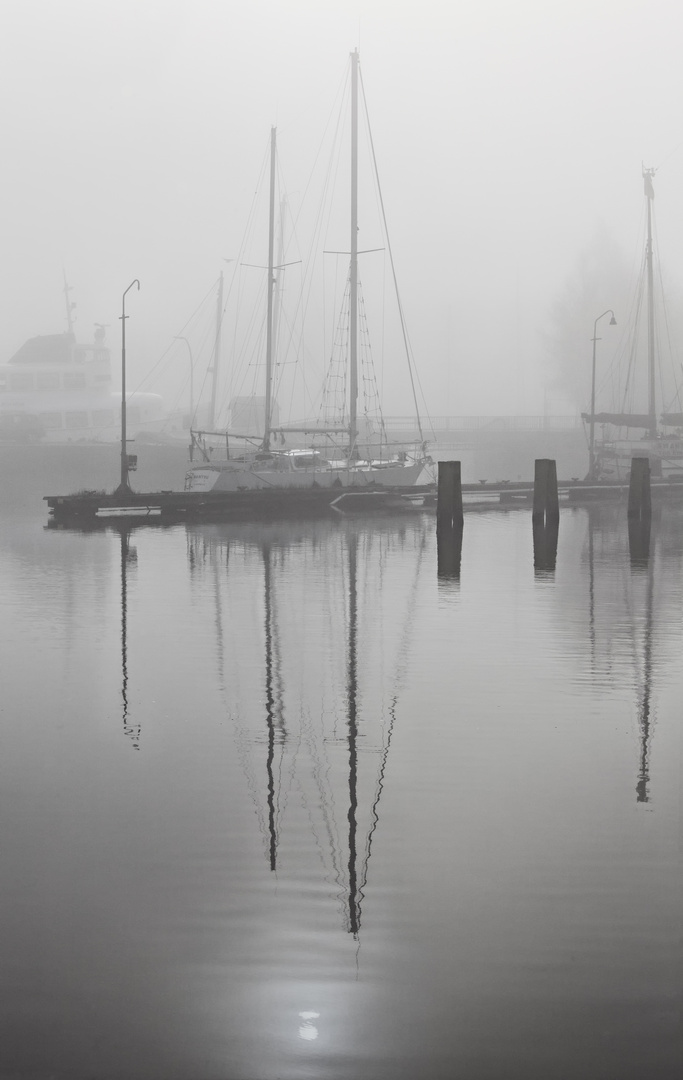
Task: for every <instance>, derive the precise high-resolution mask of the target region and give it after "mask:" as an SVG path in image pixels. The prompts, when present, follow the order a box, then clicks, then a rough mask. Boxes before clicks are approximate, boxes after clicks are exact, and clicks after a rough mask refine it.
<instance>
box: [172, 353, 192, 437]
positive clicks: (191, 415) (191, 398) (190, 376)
mask: <svg viewBox="0 0 683 1080" xmlns="http://www.w3.org/2000/svg"><path fill="white" fill-rule="evenodd" d="M175 340H176V341H184V342H185V344H186V345H187V351H188V352H189V354H190V427H192V424H193V422H194V361H193V359H192V346H191V345H190V343H189V341H188V340H187V338H186V337H183V336H182V334H176V336H175Z"/></svg>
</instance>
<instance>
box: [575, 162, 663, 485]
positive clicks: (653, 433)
mask: <svg viewBox="0 0 683 1080" xmlns="http://www.w3.org/2000/svg"><path fill="white" fill-rule="evenodd" d="M655 171H656V170H655V169H646V168H643V181H644V185H645V198H646V200H647V234H646V241H645V252H644V259H643V264H642V273H641V278H640V282H639V287H638V292H637V300H636V304H635V318H634V326H633V334H632V342H631V343H630V344H631V348H630V351H629V355H628V357H627V358H626V359H627V361H628V363H627V365H626V366H627V368H628V373H627V375H626V378H625V383H624V386H623V387H621V388H620V393H621V394H622V395H623V397H622V401H621V402H620V404H621V406H623V407H621V408H619V409H617V410H614V411H609V412H608V411H601V412H597V411H595V408H594V405H595V361H594V366H593V395H592V399H593V400H592V408H591V411H590V412H588V413H582V414H581V415H582V418H583V420H584V422H585V423H587V424H589V425H590V429H589V430H590V435H589V448H590V465H589V472H588V476H587V479H588V480H611V481H624V480H627V479H628V476H629V474H630V469H631V459H632V458H634V457H646V458H648V459H649V461H650V473H651V475H652V476H653V477H659V478H663V479H681V478H683V411H680V410H681V398H680V395H681V388H680V386H679V387H677V388H676V390H675V394H674V397H675V400H676V401H677V404H678V410H679V411H671V410H669V411H665V412H662V413H661V414H659V409H661V408H662V404H661V402H660V403H659V404H658V400H657V385H658V379H659V356H658V348H657V334H656V318H655V272H654V250H653V228H652V221H653V203H654V197H655V193H654V186H653V179H654V175H655ZM642 298H644V299H645V301H646V335H645V336H646V340H647V346H646V354H647V368H646V376H647V387H646V390H645V393H644V398H645V400H644V401H643V403H642V404H645V405H646V406H647V408H646V411H640V412H638V411H636V410H635V409H628V408H627V407H626V404H627V400H628V399H629V397H630V398H631V400H632V397H633V390H634V387H635V385H636V383H637V378H636V375H635V370H636V365H635V363H634V358H635V353H636V351H637V330H638V321H639V315H640V310H641V303H640V301H641V299H642ZM604 314H605V315H607V314H609V312H605V313H604ZM601 317H602V316H601ZM613 319H614V316H613ZM596 324H597V320H596ZM596 340H597V338H595V337H594V339H593V342H594V345H595V341H596ZM642 389H644V388H641V392H642ZM641 408H642V406H641ZM596 427H599V428H600V429H601V431H600V436H599V437H596V434H595V429H596ZM637 431H641V432H642V434H641V435H635V434H634V432H637Z"/></svg>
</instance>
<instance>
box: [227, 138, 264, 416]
mask: <svg viewBox="0 0 683 1080" xmlns="http://www.w3.org/2000/svg"><path fill="white" fill-rule="evenodd" d="M269 160H270V134H269V136H268V140H267V142H266V149H265V151H264V155H263V158H262V161H261V168H260V171H259V174H258V178H257V181H256V187H255V189H254V194H253V196H252V200H251V205H250V208H249V213H248V215H247V222H246V225H245V228H244V232H243V234H242V239H241V241H240V246H239V249H238V252H237V256H236V257H235V260H234V263H233V268H232V274H231V276H230V280H229V282H228V288H227V290H226V295H225V300H224V304H223V311H222V312H221V325H222V324H223V321H224V318H225V313H226V311H227V308H228V304H229V302H230V299H231V297H232V293H233V289H234V288H235V283H237V287H238V293H239V291H240V290H239V283H240V275H239V270H240V268H241V265H242V260H243V259H244V253H245V251H246V248H247V244H248V243H249V242H250V240H251V237H252V234H253V230H254V226H255V222H256V209H257V205H258V201H259V195H260V193H261V190H262V187H263V183H264V178H265V176H266V173H267V169H268V165H269ZM238 299H239V297H238ZM238 309H239V305H238ZM236 336H237V319H236V320H235V327H234V331H233V346H234V345H235V342H236ZM214 360H215V362H216V363H218V362H219V360H220V357H215V358H214ZM222 393H223V396H222V398H221V402H220V406H219V415H220V413H222V412H223V410H224V409H225V407H226V399H227V396H228V395H229V393H230V388H229V386H228V385H227V382H226V386H225V388H224V389H223V392H222Z"/></svg>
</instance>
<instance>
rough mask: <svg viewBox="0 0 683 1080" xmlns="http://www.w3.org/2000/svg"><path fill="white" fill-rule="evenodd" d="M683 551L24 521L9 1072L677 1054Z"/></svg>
mask: <svg viewBox="0 0 683 1080" xmlns="http://www.w3.org/2000/svg"><path fill="white" fill-rule="evenodd" d="M537 563H538V560H537ZM682 566H683V516H681V514H680V513H678V512H677V511H675V510H665V511H664V512H663V514H662V516H661V518H660V519H657V520H656V521H654V522H653V529H652V538H651V543H650V553H649V558H643V557H640V558H631V556H630V554H629V543H628V533H627V530H626V526H625V513H624V510H623V508H619V507H616V508H611V509H606V510H597V509H596V510H592V511H591V512H590V514H589V513H588V512H587V511H585V510H575V511H566V512H563V516H562V520H561V525H560V534H559V546H558V551H557V562H556V566H555V568H554V570H553V569H552V568H548V567H546V568H545V569H543V568H542V567H539V566H538V564H537V566H536V568H535V567H534V559H533V549H532V536H531V522H530V520H529V516H528V513H523V512H515V513H509V514H504V513H500V512H490V513H485V514H474V513H472V514H468V515H466V522H465V533H464V540H463V547H462V562H461V569H460V574H459V576H457V575H455V574H453V575H451V576H450V577H442V578H441V579H440V578H438V576H437V551H436V539H435V535H434V519H433V518H432V517H429V516H426V515H425V516H421V515H417V516H414V517H407V518H393V519H382V518H379V519H376V520H374V521H354V520H350V521H344V520H340V521H332V522H327V521H324V522H316V523H301V524H295V523H276V524H273V525H259V526H247V525H215V526H208V525H207V526H197V527H174V528H169V529H162V528H137V529H134V530H132V531H126V530H125V529H120V530H114V529H110V530H104V531H98V532H94V533H88V534H82V533H75V532H69V531H51V530H50V531H48V530H46V529H45V528H44V523H43V522H42V521H41V520H37V519H34V518H32V517H27V518H21V517H18V518H16V519H14V520H12V519H9V520H7V519H6V520H5V521H4V522H3V523H2V526H1V528H0V579H1V592H0V595H1V597H2V600H1V603H2V616H1V621H0V643H1V648H2V657H3V665H4V678H3V704H2V733H3V754H2V759H1V763H0V770H1V781H2V782H1V786H0V792H1V798H2V823H3V824H2V840H3V843H2V850H3V869H4V873H3V875H2V885H1V886H0V888H1V890H2V911H3V919H2V954H1V955H2V969H1V970H2V1006H3V1007H2V1020H1V1021H0V1025H1V1030H0V1076H2V1077H3V1078H4V1077H22V1078H23V1077H27V1078H28V1077H31V1078H32V1080H43V1078H47V1077H48V1076H49V1077H57V1078H62V1077H64V1078H66V1077H69V1078H71V1077H75V1078H86V1077H88V1078H95V1077H97V1078H110V1077H111V1078H113V1077H116V1078H123V1080H129V1078H130V1080H132V1078H140V1080H143V1078H144V1080H151V1078H162V1077H164V1078H172V1080H176V1078H177V1080H196V1078H206V1080H222V1078H235V1080H252V1078H256V1080H275V1078H286V1080H289V1078H296V1080H298V1078H302V1077H311V1078H316V1080H318V1078H321V1080H327V1078H329V1080H347V1078H348V1080H356V1078H357V1080H385V1078H386V1080H389V1078H391V1080H396V1078H398V1080H413V1078H416V1077H424V1078H425V1080H428V1078H429V1080H431V1078H435V1080H438V1078H451V1077H463V1078H467V1080H498V1078H500V1080H503V1078H504V1080H510V1078H516V1077H519V1078H520V1080H521V1078H524V1080H530V1078H531V1080H534V1078H535V1077H539V1078H541V1077H542V1078H543V1080H552V1078H558V1080H560V1078H562V1080H573V1078H575V1077H576V1078H579V1077H581V1078H582V1080H629V1078H634V1080H635V1078H636V1077H638V1078H642V1077H648V1078H649V1080H669V1078H673V1077H676V1076H678V1075H679V1071H678V1069H679V1065H680V1052H681V1043H680V1031H679V1027H678V1015H679V1013H678V1010H679V1006H680V901H681V891H680V809H679V807H680V802H679V799H680V721H681V701H683V676H682V669H681V659H680V658H681V654H682V648H683V641H682V638H683V618H682V612H683V585H682V581H683V579H682V576H681V569H682Z"/></svg>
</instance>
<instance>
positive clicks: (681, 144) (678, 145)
mask: <svg viewBox="0 0 683 1080" xmlns="http://www.w3.org/2000/svg"><path fill="white" fill-rule="evenodd" d="M682 146H683V142H679V143H677V145H676V146H674V148H673V150H670V151H669V153H668V154H667V155H666V157H663V158H662V160H661V161H660V163H659V165H657V166H656V167H655V169H654V172H659V170H660V169H661V167H662V165H663V164H664V163H665V162H667V161H668V160H669V158H672V157H673V156H674V154H676V153H678V151H679V150H680V149H681V147H682Z"/></svg>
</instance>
